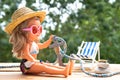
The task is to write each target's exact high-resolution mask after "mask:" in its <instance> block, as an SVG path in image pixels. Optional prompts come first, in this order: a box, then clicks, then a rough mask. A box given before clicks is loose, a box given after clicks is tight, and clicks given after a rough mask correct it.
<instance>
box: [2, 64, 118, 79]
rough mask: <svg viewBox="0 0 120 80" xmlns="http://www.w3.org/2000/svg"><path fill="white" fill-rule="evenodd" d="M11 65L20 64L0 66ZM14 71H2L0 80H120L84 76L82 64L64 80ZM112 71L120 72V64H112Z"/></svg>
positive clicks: (57, 77)
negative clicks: (81, 68)
mask: <svg viewBox="0 0 120 80" xmlns="http://www.w3.org/2000/svg"><path fill="white" fill-rule="evenodd" d="M10 64H17V65H18V64H19V63H0V65H10ZM90 66H91V64H86V70H87V69H88V70H89V67H90ZM13 70H14V71H12V70H11V71H7V70H6V71H7V72H5V71H4V70H1V69H0V80H83V79H84V80H98V79H99V80H120V74H118V75H114V76H112V77H106V78H101V77H92V76H89V75H86V74H84V73H83V72H81V70H80V64H75V66H74V68H73V73H72V75H70V76H68V77H67V78H64V77H63V76H61V75H48V74H39V75H23V74H22V73H21V72H20V71H19V68H16V69H14V68H13ZM110 70H111V71H114V72H116V71H120V64H110Z"/></svg>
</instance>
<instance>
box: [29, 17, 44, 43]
mask: <svg viewBox="0 0 120 80" xmlns="http://www.w3.org/2000/svg"><path fill="white" fill-rule="evenodd" d="M28 27H29V29H31V30H30V31H29V32H28V39H29V40H30V41H34V40H36V39H37V38H38V37H39V36H40V34H41V33H42V26H41V23H40V19H39V18H38V17H34V18H31V19H30V21H29V22H28Z"/></svg>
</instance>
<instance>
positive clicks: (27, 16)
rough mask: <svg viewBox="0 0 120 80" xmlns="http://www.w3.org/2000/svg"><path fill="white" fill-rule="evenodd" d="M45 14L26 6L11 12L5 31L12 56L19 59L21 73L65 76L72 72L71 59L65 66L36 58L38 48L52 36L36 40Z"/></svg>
mask: <svg viewBox="0 0 120 80" xmlns="http://www.w3.org/2000/svg"><path fill="white" fill-rule="evenodd" d="M45 16H46V13H45V12H44V11H33V10H32V9H30V8H28V7H22V8H20V9H17V10H16V11H15V12H14V13H13V15H12V21H11V22H10V23H9V24H8V25H7V26H6V27H5V32H6V33H8V34H9V35H10V38H9V42H10V43H11V44H12V46H13V47H12V53H13V56H15V57H16V58H19V59H21V64H20V69H21V71H22V73H23V74H40V73H47V74H54V75H64V76H65V77H67V76H68V75H70V74H71V73H72V67H73V64H74V63H73V61H72V60H70V61H69V62H68V63H67V65H66V66H65V67H62V66H56V65H52V64H50V63H44V62H42V61H39V60H37V54H38V53H39V49H40V50H41V49H44V48H47V47H48V46H49V45H50V44H51V42H52V38H53V37H54V35H51V36H50V37H49V39H48V40H47V41H45V42H44V43H40V42H39V40H38V37H39V36H40V35H41V33H42V26H41V23H42V22H43V20H44V18H45Z"/></svg>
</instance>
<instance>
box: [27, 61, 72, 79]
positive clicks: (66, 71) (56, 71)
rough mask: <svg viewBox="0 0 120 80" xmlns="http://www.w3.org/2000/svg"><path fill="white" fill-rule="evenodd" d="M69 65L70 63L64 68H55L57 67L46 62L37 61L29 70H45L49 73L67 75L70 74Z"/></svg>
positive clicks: (31, 71)
mask: <svg viewBox="0 0 120 80" xmlns="http://www.w3.org/2000/svg"><path fill="white" fill-rule="evenodd" d="M69 67H70V64H68V65H67V66H66V67H65V68H63V69H59V68H55V67H50V66H47V65H44V64H40V63H35V64H33V65H32V66H31V68H30V70H29V71H28V72H29V73H33V74H34V73H35V74H37V73H41V72H45V73H47V74H54V75H64V76H65V77H67V76H68V74H69Z"/></svg>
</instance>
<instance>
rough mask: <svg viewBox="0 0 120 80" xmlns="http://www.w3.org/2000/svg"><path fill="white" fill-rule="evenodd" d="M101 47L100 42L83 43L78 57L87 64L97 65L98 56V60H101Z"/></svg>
mask: <svg viewBox="0 0 120 80" xmlns="http://www.w3.org/2000/svg"><path fill="white" fill-rule="evenodd" d="M99 46H100V41H98V42H84V41H82V43H81V46H79V47H78V52H77V56H79V57H80V58H81V59H82V60H84V61H85V62H92V63H95V61H96V55H98V60H100V50H99ZM97 53H98V54H97Z"/></svg>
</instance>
